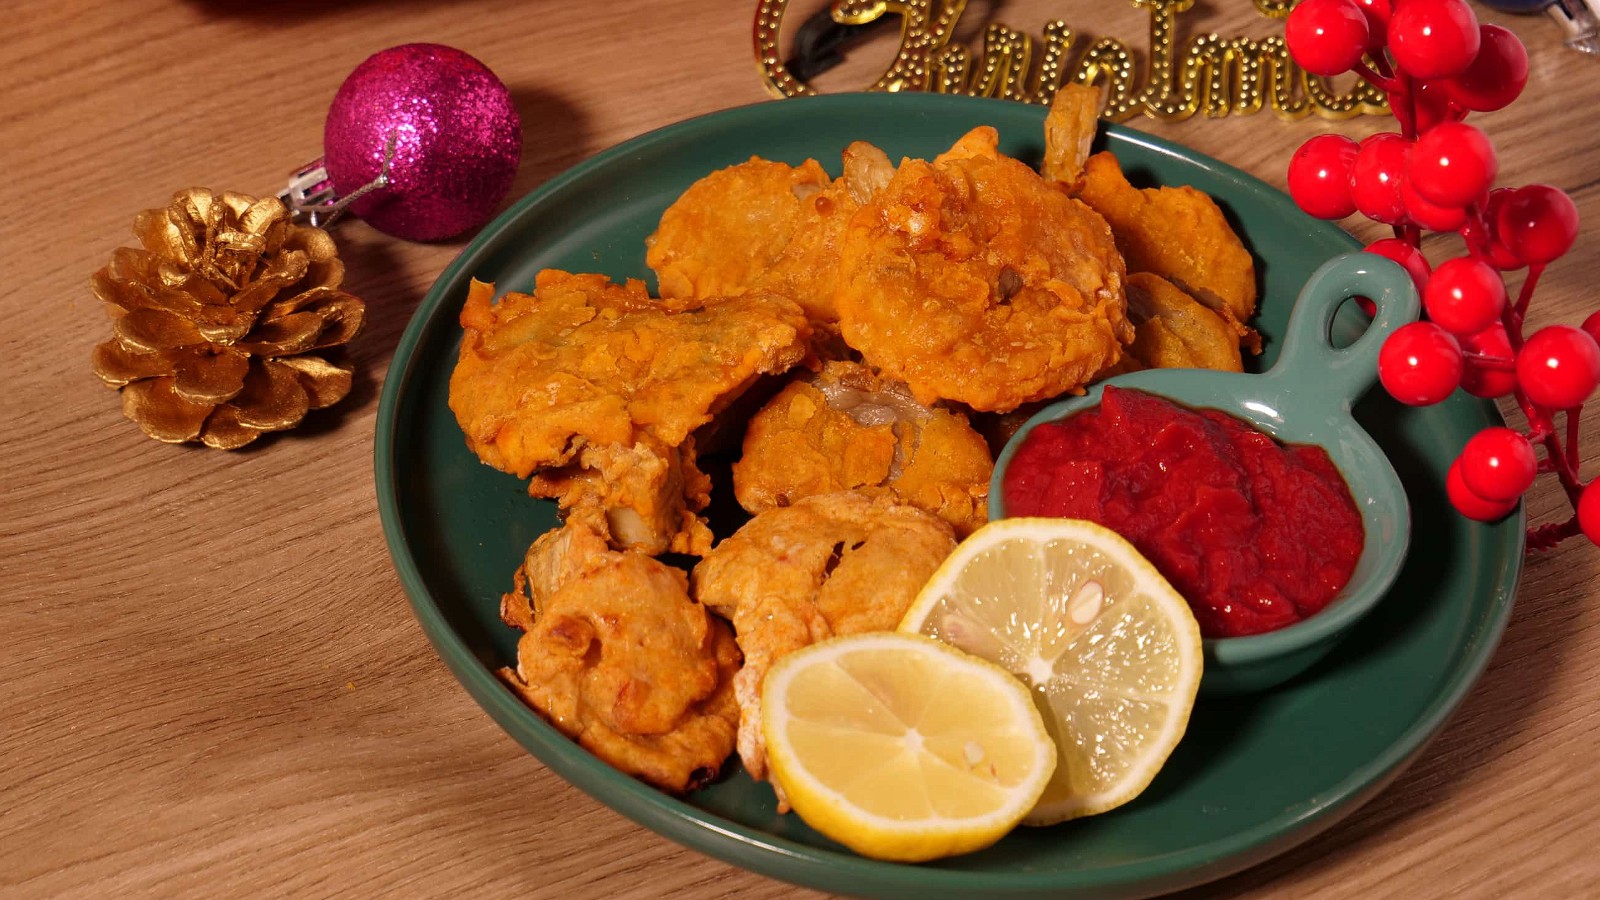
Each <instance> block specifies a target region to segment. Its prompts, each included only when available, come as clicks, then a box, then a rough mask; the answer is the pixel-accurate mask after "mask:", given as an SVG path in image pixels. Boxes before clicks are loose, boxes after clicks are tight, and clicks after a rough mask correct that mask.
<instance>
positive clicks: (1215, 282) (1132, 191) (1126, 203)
mask: <svg viewBox="0 0 1600 900" xmlns="http://www.w3.org/2000/svg"><path fill="white" fill-rule="evenodd" d="M1078 197H1079V198H1080V199H1082V200H1083V202H1085V203H1087V204H1089V205H1090V206H1092V207H1094V210H1095V211H1096V212H1098V213H1100V215H1102V216H1104V217H1105V220H1106V221H1107V222H1108V223H1110V225H1111V232H1112V234H1114V235H1115V236H1116V240H1117V248H1118V249H1119V250H1121V251H1122V254H1123V256H1125V257H1126V258H1127V266H1128V271H1129V272H1152V273H1154V274H1156V275H1160V276H1161V277H1162V278H1165V279H1167V280H1168V281H1170V282H1172V283H1173V284H1175V285H1177V286H1178V287H1180V288H1182V289H1183V290H1184V291H1185V292H1187V293H1188V294H1189V295H1190V296H1192V297H1194V298H1195V299H1196V300H1199V301H1200V302H1201V303H1204V304H1205V305H1206V306H1207V307H1209V308H1211V309H1212V310H1213V311H1215V312H1217V313H1218V314H1219V315H1221V316H1223V317H1224V318H1225V319H1227V320H1228V323H1229V325H1230V326H1232V327H1233V328H1234V330H1235V331H1236V332H1237V333H1238V334H1239V336H1240V337H1241V338H1244V339H1245V341H1246V343H1255V342H1258V339H1256V338H1255V337H1254V334H1255V333H1254V332H1253V331H1252V330H1251V329H1249V328H1248V327H1246V326H1245V324H1244V323H1246V322H1248V321H1249V320H1250V317H1251V316H1252V315H1254V314H1255V311H1256V269H1255V261H1254V260H1252V259H1251V257H1250V251H1249V250H1246V249H1245V246H1244V243H1243V242H1242V241H1240V240H1239V236H1238V235H1236V234H1234V233H1233V229H1232V228H1231V227H1229V225H1228V220H1227V218H1226V217H1224V216H1223V214H1222V210H1221V209H1220V208H1218V206H1217V204H1216V201H1214V200H1212V199H1211V198H1210V197H1208V196H1206V195H1205V194H1204V193H1202V192H1200V191H1198V190H1195V189H1194V188H1192V187H1188V186H1186V185H1185V186H1181V187H1158V188H1146V189H1143V190H1141V189H1139V188H1136V187H1134V186H1133V185H1131V184H1129V183H1128V180H1127V178H1126V177H1124V176H1123V174H1122V167H1121V166H1120V165H1118V164H1117V159H1116V157H1114V156H1112V155H1111V154H1110V153H1096V154H1095V155H1093V156H1091V157H1089V159H1088V162H1087V163H1086V164H1085V167H1084V177H1083V182H1082V189H1081V190H1080V191H1079V193H1078Z"/></svg>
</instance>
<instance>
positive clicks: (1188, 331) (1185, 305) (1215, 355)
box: [1128, 272, 1244, 372]
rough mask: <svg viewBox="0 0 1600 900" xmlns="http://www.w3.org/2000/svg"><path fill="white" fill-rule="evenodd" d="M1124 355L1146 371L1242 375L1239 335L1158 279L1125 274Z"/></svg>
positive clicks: (1214, 315) (1163, 280)
mask: <svg viewBox="0 0 1600 900" xmlns="http://www.w3.org/2000/svg"><path fill="white" fill-rule="evenodd" d="M1128 317H1129V318H1131V319H1132V320H1133V323H1134V324H1133V328H1134V338H1133V343H1132V344H1130V345H1129V346H1128V356H1129V358H1130V359H1131V360H1133V361H1135V362H1137V363H1138V364H1139V365H1141V366H1143V367H1145V368H1149V369H1216V370H1219V371H1222V372H1243V371H1244V360H1243V359H1242V358H1241V357H1240V355H1239V335H1238V332H1236V331H1234V329H1233V327H1232V326H1230V325H1229V324H1228V322H1227V321H1226V320H1224V319H1223V317H1222V316H1220V315H1218V314H1217V313H1215V312H1213V311H1212V310H1211V309H1209V308H1208V307H1206V306H1205V305H1204V304H1202V303H1200V301H1198V300H1196V299H1194V298H1193V297H1191V296H1189V295H1188V294H1186V293H1184V292H1183V291H1181V290H1179V289H1178V287H1177V286H1176V285H1174V284H1173V283H1172V282H1170V281H1167V280H1166V279H1165V278H1162V277H1161V276H1159V275H1152V274H1151V273H1149V272H1140V273H1138V274H1136V275H1129V276H1128Z"/></svg>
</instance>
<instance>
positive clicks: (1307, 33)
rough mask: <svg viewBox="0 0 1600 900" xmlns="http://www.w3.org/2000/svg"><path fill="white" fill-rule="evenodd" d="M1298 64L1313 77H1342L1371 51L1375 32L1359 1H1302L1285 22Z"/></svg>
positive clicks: (1287, 35) (1285, 35)
mask: <svg viewBox="0 0 1600 900" xmlns="http://www.w3.org/2000/svg"><path fill="white" fill-rule="evenodd" d="M1283 37H1284V40H1285V41H1286V42H1287V43H1288V44H1289V52H1290V53H1291V54H1293V55H1294V61H1295V62H1297V63H1299V64H1300V68H1302V69H1305V70H1306V71H1307V72H1310V73H1312V74H1313V75H1339V74H1342V73H1344V72H1348V71H1350V70H1351V69H1352V68H1354V67H1355V64H1356V62H1357V61H1358V60H1360V59H1361V54H1363V53H1365V52H1366V51H1367V45H1368V41H1369V40H1370V39H1371V31H1370V29H1369V28H1368V25H1367V16H1366V13H1364V12H1362V10H1361V6H1360V5H1359V4H1358V3H1356V0H1301V2H1300V3H1299V4H1298V5H1296V6H1295V8H1294V11H1293V12H1291V13H1289V21H1288V22H1285V23H1284V30H1283Z"/></svg>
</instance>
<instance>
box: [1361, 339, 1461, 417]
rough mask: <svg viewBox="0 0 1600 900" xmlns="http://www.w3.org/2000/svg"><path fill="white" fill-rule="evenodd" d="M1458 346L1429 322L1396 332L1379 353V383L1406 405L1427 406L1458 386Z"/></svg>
mask: <svg viewBox="0 0 1600 900" xmlns="http://www.w3.org/2000/svg"><path fill="white" fill-rule="evenodd" d="M1461 372H1462V358H1461V345H1460V344H1458V343H1456V339H1455V338H1453V337H1451V336H1450V333H1449V332H1448V331H1445V330H1444V329H1443V328H1440V327H1439V326H1437V325H1435V324H1433V323H1432V322H1412V323H1411V324H1409V325H1402V326H1401V327H1400V328H1398V329H1396V330H1395V332H1394V334H1391V335H1389V339H1388V340H1386V341H1384V342H1383V349H1381V350H1379V351H1378V380H1379V381H1381V382H1383V386H1384V388H1386V389H1387V390H1388V391H1389V393H1390V395H1392V396H1393V397H1394V398H1395V399H1396V400H1399V401H1400V402H1401V403H1404V404H1406V405H1408V406H1429V405H1432V404H1434V403H1438V402H1439V401H1441V400H1443V399H1444V398H1446V397H1448V396H1450V392H1451V391H1454V390H1455V389H1456V385H1458V384H1460V383H1461Z"/></svg>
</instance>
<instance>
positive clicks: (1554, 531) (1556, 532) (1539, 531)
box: [1528, 516, 1579, 551]
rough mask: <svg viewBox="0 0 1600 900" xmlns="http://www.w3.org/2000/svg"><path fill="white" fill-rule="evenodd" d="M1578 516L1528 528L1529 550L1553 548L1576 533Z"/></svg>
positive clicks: (1577, 530)
mask: <svg viewBox="0 0 1600 900" xmlns="http://www.w3.org/2000/svg"><path fill="white" fill-rule="evenodd" d="M1578 532H1579V528H1578V517H1577V516H1573V517H1572V518H1570V519H1568V520H1567V521H1565V522H1560V523H1556V522H1551V523H1548V524H1545V525H1540V526H1539V527H1537V528H1529V529H1528V549H1529V550H1537V551H1544V550H1553V549H1555V546H1556V545H1557V544H1559V543H1561V542H1562V541H1564V540H1566V539H1567V538H1569V537H1574V536H1576V535H1577V534H1578Z"/></svg>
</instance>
